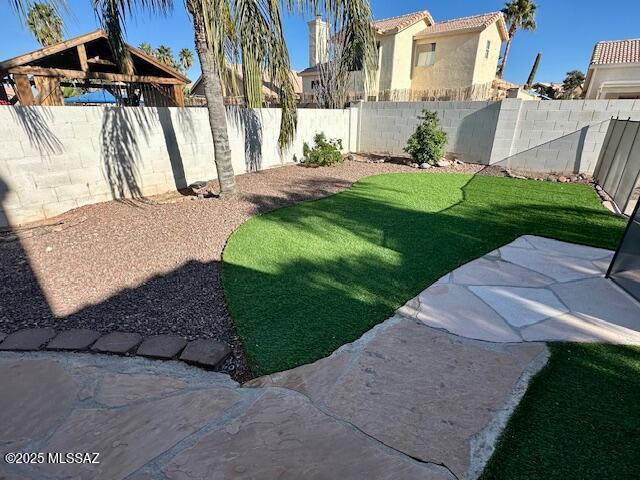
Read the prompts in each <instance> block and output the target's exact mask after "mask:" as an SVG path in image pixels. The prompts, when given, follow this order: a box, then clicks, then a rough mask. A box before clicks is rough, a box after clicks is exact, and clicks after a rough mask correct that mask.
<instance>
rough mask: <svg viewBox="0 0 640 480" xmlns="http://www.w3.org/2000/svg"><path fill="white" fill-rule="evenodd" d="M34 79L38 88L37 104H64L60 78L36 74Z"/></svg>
mask: <svg viewBox="0 0 640 480" xmlns="http://www.w3.org/2000/svg"><path fill="white" fill-rule="evenodd" d="M33 81H34V82H35V84H36V88H37V89H38V98H37V99H36V104H38V105H46V106H62V105H64V101H63V99H62V91H61V90H60V80H59V79H58V78H54V77H40V76H34V77H33Z"/></svg>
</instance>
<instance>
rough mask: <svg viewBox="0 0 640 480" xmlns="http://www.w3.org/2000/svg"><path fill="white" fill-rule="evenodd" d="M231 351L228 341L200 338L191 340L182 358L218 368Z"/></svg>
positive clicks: (195, 363) (196, 363)
mask: <svg viewBox="0 0 640 480" xmlns="http://www.w3.org/2000/svg"><path fill="white" fill-rule="evenodd" d="M230 353H231V348H229V345H227V344H226V343H222V342H218V341H216V340H210V339H200V340H194V341H193V342H189V343H188V344H187V346H186V347H185V349H184V351H183V352H182V355H180V360H182V361H183V362H187V363H192V364H194V365H200V366H203V367H210V368H216V367H218V366H220V365H222V362H224V361H225V359H226V358H227V357H228V356H229V354H230Z"/></svg>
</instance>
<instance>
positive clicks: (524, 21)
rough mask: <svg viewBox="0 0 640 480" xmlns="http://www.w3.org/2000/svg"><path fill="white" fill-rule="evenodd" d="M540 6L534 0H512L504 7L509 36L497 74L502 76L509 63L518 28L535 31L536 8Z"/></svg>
mask: <svg viewBox="0 0 640 480" xmlns="http://www.w3.org/2000/svg"><path fill="white" fill-rule="evenodd" d="M537 8H538V6H537V5H536V4H535V3H534V2H533V1H532V0H511V1H510V2H508V3H507V4H506V5H505V7H504V8H503V9H502V13H503V14H504V18H505V21H506V22H507V25H509V34H508V37H509V38H507V44H506V46H505V47H504V54H503V55H502V62H501V63H500V67H498V72H497V76H498V78H502V75H503V74H504V68H505V66H506V64H507V58H508V57H509V50H510V49H511V42H512V41H513V36H514V35H515V34H516V31H517V30H518V29H522V30H529V31H533V30H535V29H536V9H537Z"/></svg>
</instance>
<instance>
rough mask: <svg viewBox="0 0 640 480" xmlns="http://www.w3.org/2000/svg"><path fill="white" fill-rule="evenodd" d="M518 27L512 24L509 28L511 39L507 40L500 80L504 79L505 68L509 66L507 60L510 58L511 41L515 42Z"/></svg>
mask: <svg viewBox="0 0 640 480" xmlns="http://www.w3.org/2000/svg"><path fill="white" fill-rule="evenodd" d="M516 29H517V27H516V25H515V24H513V23H512V24H511V27H509V38H508V39H507V44H506V45H505V47H504V55H503V56H502V63H501V64H500V68H499V69H498V75H497V77H498V78H502V76H503V75H504V68H505V66H506V65H507V58H508V57H509V50H511V41H512V40H513V36H514V35H515V34H516Z"/></svg>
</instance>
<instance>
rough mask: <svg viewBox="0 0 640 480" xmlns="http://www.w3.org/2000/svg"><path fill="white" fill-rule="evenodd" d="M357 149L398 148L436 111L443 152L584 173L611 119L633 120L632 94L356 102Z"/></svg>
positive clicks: (638, 115) (638, 107) (639, 110)
mask: <svg viewBox="0 0 640 480" xmlns="http://www.w3.org/2000/svg"><path fill="white" fill-rule="evenodd" d="M361 108H362V109H361V111H360V114H361V119H360V123H361V129H360V135H359V145H358V149H359V151H361V152H370V153H388V154H393V155H399V154H403V153H404V152H403V148H404V147H405V146H406V144H407V139H408V138H409V136H410V135H411V134H412V133H413V132H414V131H415V128H416V125H417V124H418V122H419V120H418V115H419V114H420V112H421V111H422V110H423V109H427V110H431V111H435V112H436V113H437V114H438V118H439V119H440V123H441V125H442V129H443V130H444V131H445V132H447V134H448V136H449V142H448V145H447V148H446V149H447V151H450V152H453V153H456V154H457V155H458V157H459V158H460V159H461V160H463V161H466V162H475V163H484V164H500V165H503V166H506V167H509V168H514V169H522V170H531V171H542V172H549V171H554V172H585V173H592V172H593V170H594V169H595V165H596V163H597V161H598V155H599V152H600V148H601V147H602V143H603V141H604V137H605V134H606V131H607V126H608V121H609V119H610V118H611V117H616V116H619V117H620V118H625V119H626V118H629V117H631V118H632V119H640V100H563V101H541V102H536V101H524V100H521V99H506V100H503V101H502V102H495V103H490V102H380V103H364V104H363V105H362V107H361Z"/></svg>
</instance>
